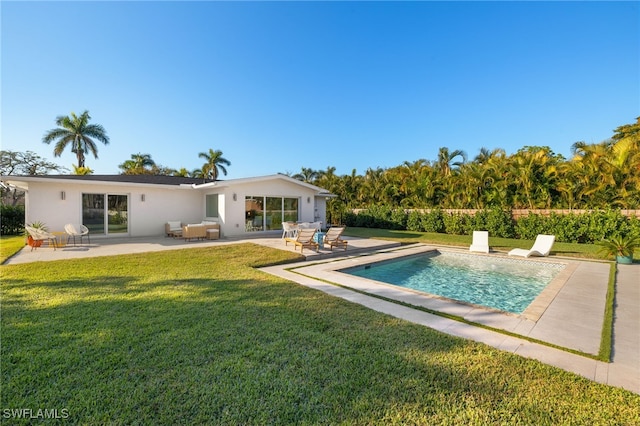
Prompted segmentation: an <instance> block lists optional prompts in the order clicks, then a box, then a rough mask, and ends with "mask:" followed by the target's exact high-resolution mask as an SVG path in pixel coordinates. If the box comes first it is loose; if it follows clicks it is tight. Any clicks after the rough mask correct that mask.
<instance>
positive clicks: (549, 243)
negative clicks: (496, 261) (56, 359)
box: [509, 234, 556, 257]
mask: <svg viewBox="0 0 640 426" xmlns="http://www.w3.org/2000/svg"><path fill="white" fill-rule="evenodd" d="M555 240H556V236H555V235H544V234H539V235H538V236H537V237H536V241H535V242H534V243H533V247H531V249H530V250H526V249H519V248H515V249H513V250H511V251H510V252H509V256H522V257H529V256H543V257H544V256H548V255H549V253H550V252H551V247H553V242H554V241H555Z"/></svg>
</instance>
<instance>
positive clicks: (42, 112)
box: [0, 0, 640, 179]
mask: <svg viewBox="0 0 640 426" xmlns="http://www.w3.org/2000/svg"><path fill="white" fill-rule="evenodd" d="M0 14H1V52H0V54H1V70H0V72H1V74H0V79H1V92H0V97H1V105H0V106H1V111H0V120H1V121H0V127H1V131H0V135H1V148H2V149H3V150H10V151H20V152H25V151H33V152H35V153H36V154H38V155H39V156H41V157H42V158H44V159H46V160H48V161H51V162H54V163H56V164H59V165H61V166H64V167H66V168H67V169H68V170H69V172H70V171H71V170H72V165H73V164H76V157H75V155H73V154H72V153H71V151H70V149H69V148H68V149H67V150H66V151H65V153H64V154H63V155H62V156H61V157H54V156H53V144H51V145H46V144H44V143H43V142H42V137H43V135H44V134H45V133H46V132H47V131H48V130H50V129H53V128H55V127H56V124H55V119H56V117H57V116H60V115H69V114H70V113H71V112H75V113H76V114H81V113H82V112H83V111H85V110H88V111H89V114H90V115H91V117H92V119H91V123H96V124H101V125H102V126H104V128H105V129H106V131H107V134H108V136H109V138H110V143H109V145H103V144H101V143H100V142H98V159H94V158H93V156H92V155H90V154H89V155H87V158H86V165H87V166H88V167H90V168H91V169H93V170H94V173H95V174H118V173H120V171H121V170H120V169H119V168H118V165H119V164H122V163H123V162H124V161H126V160H129V159H130V158H131V155H133V154H138V153H141V154H149V155H151V157H152V159H153V160H154V161H155V162H156V164H158V165H161V166H164V167H171V168H175V169H179V168H182V167H184V168H186V169H187V170H193V169H196V168H200V167H202V165H203V163H204V160H203V159H202V158H199V156H198V154H199V153H201V152H207V151H208V150H209V149H214V150H220V151H222V153H223V157H224V158H226V159H227V160H229V161H230V162H231V165H230V166H228V167H227V171H228V174H227V175H226V176H225V175H221V176H220V177H221V178H223V179H234V178H244V177H252V176H263V175H270V174H275V173H289V174H295V173H298V172H300V171H301V170H302V168H310V169H313V170H327V168H328V167H335V173H336V174H338V175H345V174H351V173H352V171H353V170H356V173H357V174H364V173H365V172H366V170H367V169H368V168H373V169H375V168H378V167H380V168H390V167H395V166H398V165H401V164H403V163H404V162H405V161H406V162H414V161H417V160H419V159H425V160H429V161H434V160H436V159H437V154H438V149H439V148H440V147H447V148H448V149H449V150H450V151H452V150H457V149H460V150H463V151H465V152H466V153H467V156H468V158H469V159H473V158H474V157H475V156H476V155H477V154H478V153H479V151H480V149H481V148H488V149H495V148H502V149H504V150H505V151H506V152H507V154H512V153H514V152H516V151H517V150H518V149H521V148H523V147H525V146H549V147H551V149H552V150H553V151H554V152H555V153H557V154H562V155H564V156H565V157H570V154H571V151H570V149H571V145H572V144H573V143H574V142H577V141H584V142H587V143H598V142H601V141H603V140H605V139H608V138H610V137H611V136H612V135H613V134H614V132H613V131H614V129H615V128H617V127H618V126H621V125H624V124H630V123H634V122H635V121H636V120H635V119H636V117H638V116H640V3H638V2H631V1H629V2H579V1H575V2H535V1H534V2H506V1H505V2H502V1H495V2H482V1H475V2H457V1H449V2H431V1H424V2H359V1H351V2H337V1H335V2H294V1H290V2H289V1H287V2H209V1H196V2H168V1H159V2H157V1H155V2H154V1H141V2H128V1H117V2H94V1H87V2H79V1H71V2H53V1H46V2H31V1H16V2H14V1H6V0H3V1H1V2H0Z"/></svg>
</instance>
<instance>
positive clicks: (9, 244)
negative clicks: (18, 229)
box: [0, 235, 25, 264]
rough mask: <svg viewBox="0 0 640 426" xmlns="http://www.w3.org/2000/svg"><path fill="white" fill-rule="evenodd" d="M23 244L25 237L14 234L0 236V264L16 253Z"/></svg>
mask: <svg viewBox="0 0 640 426" xmlns="http://www.w3.org/2000/svg"><path fill="white" fill-rule="evenodd" d="M24 245H25V237H23V236H21V235H20V236H18V235H14V236H11V237H0V264H2V263H4V262H5V261H6V260H7V259H8V258H10V257H11V256H13V255H14V254H16V253H17V252H18V251H19V250H20V249H21V248H22V247H24Z"/></svg>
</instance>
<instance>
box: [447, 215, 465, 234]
mask: <svg viewBox="0 0 640 426" xmlns="http://www.w3.org/2000/svg"><path fill="white" fill-rule="evenodd" d="M442 219H443V222H444V228H445V232H446V233H447V234H451V235H465V234H467V233H468V231H467V229H466V228H467V227H466V226H465V219H464V217H463V215H461V214H457V213H450V214H445V215H443V217H442Z"/></svg>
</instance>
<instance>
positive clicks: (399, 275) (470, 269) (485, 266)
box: [342, 252, 565, 314]
mask: <svg viewBox="0 0 640 426" xmlns="http://www.w3.org/2000/svg"><path fill="white" fill-rule="evenodd" d="M564 267H565V265H562V264H558V263H547V262H532V261H528V260H523V259H508V258H499V257H491V256H476V255H472V254H463V253H451V252H433V253H429V254H424V255H418V256H410V257H406V258H401V259H398V260H393V261H387V262H380V263H374V264H371V265H366V266H358V267H355V268H350V269H347V270H343V271H342V272H345V273H348V274H351V275H356V276H359V277H364V278H369V279H372V280H376V281H382V282H385V283H388V284H394V285H397V286H401V287H406V288H410V289H413V290H419V291H423V292H426V293H430V294H434V295H438V296H443V297H446V298H449V299H454V300H459V301H462V302H467V303H473V304H476V305H483V306H487V307H490V308H494V309H499V310H501V311H506V312H512V313H515V314H521V313H522V312H523V311H524V310H525V309H526V308H527V306H529V304H531V302H532V301H533V300H534V299H535V298H536V297H537V296H538V294H540V292H541V291H542V290H543V289H544V288H545V287H546V286H547V284H549V283H550V282H551V280H552V279H553V278H554V277H555V276H556V275H557V274H558V272H560V271H561V270H562V269H564Z"/></svg>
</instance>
